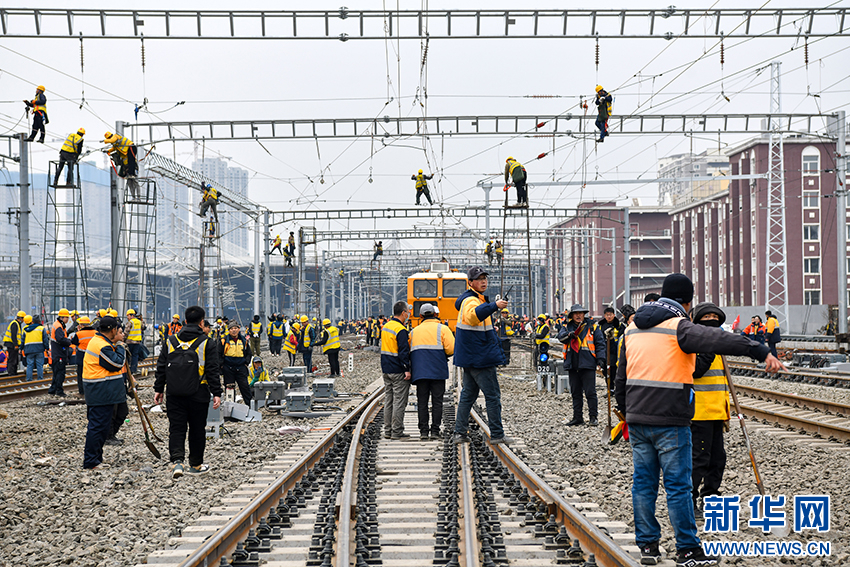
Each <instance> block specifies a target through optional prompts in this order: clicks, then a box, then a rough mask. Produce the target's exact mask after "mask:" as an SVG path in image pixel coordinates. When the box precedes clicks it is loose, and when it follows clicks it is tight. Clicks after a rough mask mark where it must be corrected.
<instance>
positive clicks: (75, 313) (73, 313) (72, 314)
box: [71, 309, 80, 316]
mask: <svg viewBox="0 0 850 567" xmlns="http://www.w3.org/2000/svg"><path fill="white" fill-rule="evenodd" d="M79 314H80V312H79V311H77V310H76V309H74V310H73V311H71V316H74V315H79Z"/></svg>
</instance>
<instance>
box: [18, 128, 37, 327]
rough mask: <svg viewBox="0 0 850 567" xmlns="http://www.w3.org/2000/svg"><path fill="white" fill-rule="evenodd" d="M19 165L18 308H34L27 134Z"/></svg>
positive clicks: (27, 309)
mask: <svg viewBox="0 0 850 567" xmlns="http://www.w3.org/2000/svg"><path fill="white" fill-rule="evenodd" d="M20 136H21V165H20V168H19V169H18V187H19V188H20V199H21V201H20V203H21V215H20V220H19V221H18V222H19V223H20V225H19V229H18V230H19V232H18V236H19V239H18V240H19V241H18V255H19V258H18V261H19V262H20V268H19V269H20V281H21V300H20V307H19V309H23V310H24V311H29V310H30V309H35V305H33V303H32V272H31V271H30V158H29V145H28V144H29V142H27V135H26V134H21V135H20Z"/></svg>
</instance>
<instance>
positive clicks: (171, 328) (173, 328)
mask: <svg viewBox="0 0 850 567" xmlns="http://www.w3.org/2000/svg"><path fill="white" fill-rule="evenodd" d="M181 329H183V325H181V324H180V323H175V322H174V321H172V322H171V323H170V324H169V325H168V334H169V335H176V334H177V333H179V332H180V331H181Z"/></svg>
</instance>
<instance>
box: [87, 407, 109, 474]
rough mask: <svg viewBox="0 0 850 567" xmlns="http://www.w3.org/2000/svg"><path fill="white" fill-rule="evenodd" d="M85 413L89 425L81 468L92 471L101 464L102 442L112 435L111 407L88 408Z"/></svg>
mask: <svg viewBox="0 0 850 567" xmlns="http://www.w3.org/2000/svg"><path fill="white" fill-rule="evenodd" d="M86 413H87V414H88V418H89V425H88V429H86V448H85V450H84V453H83V468H84V469H92V468H94V467H96V466H97V465H99V464H100V463H102V462H103V442H104V441H106V438H107V437H109V436H110V434H111V433H112V405H111V404H110V405H108V406H88V407H87V408H86Z"/></svg>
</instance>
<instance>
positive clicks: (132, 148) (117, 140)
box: [103, 132, 139, 177]
mask: <svg viewBox="0 0 850 567" xmlns="http://www.w3.org/2000/svg"><path fill="white" fill-rule="evenodd" d="M103 142H104V143H106V144H111V145H112V147H111V148H109V149H108V150H106V153H107V154H109V156H110V157H111V158H112V161H113V163H115V166H116V167H117V168H118V177H136V173H138V171H139V164H138V156H137V155H136V144H134V143H133V140H131V139H130V138H125V137H124V136H122V135H121V134H113V133H112V132H106V133H105V134H104V135H103Z"/></svg>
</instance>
